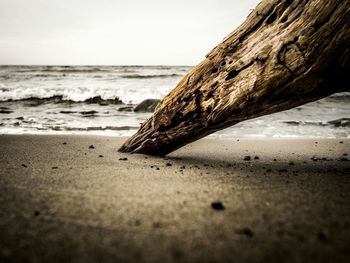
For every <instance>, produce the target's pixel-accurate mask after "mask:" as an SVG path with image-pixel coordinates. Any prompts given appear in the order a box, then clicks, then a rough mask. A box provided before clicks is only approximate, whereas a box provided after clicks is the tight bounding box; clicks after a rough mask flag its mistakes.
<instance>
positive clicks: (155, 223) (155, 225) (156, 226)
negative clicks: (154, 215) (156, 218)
mask: <svg viewBox="0 0 350 263" xmlns="http://www.w3.org/2000/svg"><path fill="white" fill-rule="evenodd" d="M152 226H153V228H161V227H162V224H161V223H160V222H154V223H153V224H152Z"/></svg>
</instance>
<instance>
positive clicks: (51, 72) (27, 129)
mask: <svg viewBox="0 0 350 263" xmlns="http://www.w3.org/2000/svg"><path fill="white" fill-rule="evenodd" d="M190 69H191V66H0V134H85V135H86V134H89V135H107V136H130V135H132V134H133V133H135V132H136V131H137V129H138V128H139V126H140V123H142V122H143V121H145V120H146V119H147V118H148V117H150V116H151V114H152V113H150V112H134V111H133V110H132V109H133V107H135V106H136V105H138V104H139V103H140V102H142V101H143V100H145V99H162V98H163V97H164V96H166V95H167V94H168V93H169V92H170V91H171V90H172V89H173V88H174V87H175V86H176V84H177V83H178V82H179V81H180V80H181V78H182V77H183V76H184V75H185V74H186V72H188V71H189V70H190ZM349 136H350V93H339V94H334V95H332V96H330V97H327V98H324V99H321V100H319V101H315V102H312V103H308V104H305V105H303V106H300V107H297V108H294V109H291V110H287V111H283V112H279V113H275V114H271V115H267V116H263V117H259V118H256V119H252V120H247V121H244V122H241V123H239V124H237V125H234V126H232V127H230V128H227V129H224V130H221V131H218V132H216V133H214V134H212V135H210V136H209V137H210V138H349Z"/></svg>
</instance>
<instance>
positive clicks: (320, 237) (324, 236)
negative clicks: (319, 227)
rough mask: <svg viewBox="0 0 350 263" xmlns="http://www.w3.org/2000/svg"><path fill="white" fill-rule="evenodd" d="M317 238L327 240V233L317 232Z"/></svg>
mask: <svg viewBox="0 0 350 263" xmlns="http://www.w3.org/2000/svg"><path fill="white" fill-rule="evenodd" d="M317 238H318V239H319V240H321V241H326V240H327V235H326V234H325V233H324V232H319V233H318V234H317Z"/></svg>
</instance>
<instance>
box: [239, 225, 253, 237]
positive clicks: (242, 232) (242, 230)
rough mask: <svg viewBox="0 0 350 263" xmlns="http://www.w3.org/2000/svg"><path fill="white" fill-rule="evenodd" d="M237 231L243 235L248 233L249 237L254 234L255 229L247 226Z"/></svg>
mask: <svg viewBox="0 0 350 263" xmlns="http://www.w3.org/2000/svg"><path fill="white" fill-rule="evenodd" d="M237 233H238V234H241V235H246V236H247V237H253V235H254V234H253V231H252V230H251V229H250V228H247V227H245V228H242V229H239V230H237Z"/></svg>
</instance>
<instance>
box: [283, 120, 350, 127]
mask: <svg viewBox="0 0 350 263" xmlns="http://www.w3.org/2000/svg"><path fill="white" fill-rule="evenodd" d="M283 123H285V124H287V125H289V126H319V127H324V126H332V127H335V128H339V127H350V118H340V119H335V120H332V121H327V122H321V121H283Z"/></svg>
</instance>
